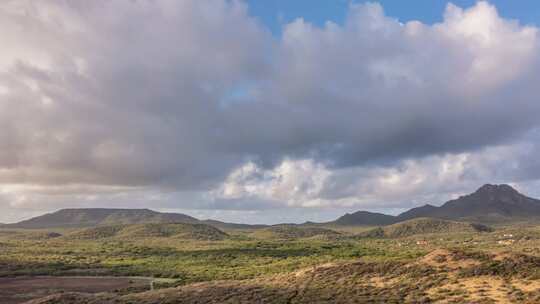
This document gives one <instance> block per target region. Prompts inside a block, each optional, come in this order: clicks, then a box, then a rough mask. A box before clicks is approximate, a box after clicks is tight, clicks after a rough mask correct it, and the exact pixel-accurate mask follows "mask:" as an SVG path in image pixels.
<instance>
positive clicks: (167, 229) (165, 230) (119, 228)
mask: <svg viewBox="0 0 540 304" xmlns="http://www.w3.org/2000/svg"><path fill="white" fill-rule="evenodd" d="M65 237H66V238H67V239H75V240H98V239H104V238H112V237H115V238H129V239H132V238H177V239H186V240H208V241H210V240H212V241H215V240H223V239H225V238H226V237H228V235H227V234H226V233H225V232H223V231H221V230H219V229H217V228H215V227H212V226H209V225H205V224H190V223H148V224H131V225H113V226H98V227H91V228H83V229H81V230H78V231H75V232H72V233H70V234H68V235H66V236H65Z"/></svg>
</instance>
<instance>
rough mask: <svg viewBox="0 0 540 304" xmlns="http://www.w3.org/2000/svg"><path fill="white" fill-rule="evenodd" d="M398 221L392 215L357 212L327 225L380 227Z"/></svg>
mask: <svg viewBox="0 0 540 304" xmlns="http://www.w3.org/2000/svg"><path fill="white" fill-rule="evenodd" d="M396 221H397V218H396V217H395V216H392V215H386V214H382V213H374V212H368V211H357V212H355V213H347V214H345V215H343V216H341V217H340V218H338V219H337V220H335V221H333V222H329V223H325V224H331V225H339V226H380V225H390V224H393V223H395V222H396Z"/></svg>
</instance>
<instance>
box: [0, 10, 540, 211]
mask: <svg viewBox="0 0 540 304" xmlns="http://www.w3.org/2000/svg"><path fill="white" fill-rule="evenodd" d="M0 37H1V40H2V50H1V51H0V209H2V215H0V221H12V220H16V219H20V218H22V217H25V216H28V215H30V214H33V213H35V212H41V211H44V210H53V209H57V208H61V207H78V206H85V207H97V206H100V207H104V206H105V207H149V208H155V209H167V210H173V209H174V210H177V209H178V210H191V214H195V215H199V216H202V217H205V216H213V217H217V218H223V219H227V220H239V221H242V220H244V221H246V220H245V217H246V215H250V216H251V220H252V221H262V222H276V221H281V220H284V219H285V220H295V219H297V220H306V219H308V218H307V217H309V216H313V215H315V214H317V215H318V217H316V218H315V219H326V218H328V217H332V216H333V215H334V213H332V212H331V211H327V210H341V209H351V210H353V209H374V210H375V209H376V210H394V209H395V210H398V209H400V208H409V207H412V206H414V205H418V204H424V203H433V204H437V203H442V202H443V201H444V200H445V199H447V198H450V197H453V196H455V195H458V194H462V193H464V192H468V191H471V190H473V189H474V188H476V187H478V186H479V185H480V184H483V183H486V182H491V183H495V182H508V183H513V184H514V185H515V186H517V187H518V188H521V189H522V190H524V191H525V192H526V193H530V194H535V193H537V194H540V192H535V190H534V189H535V186H537V185H540V182H539V180H540V160H538V158H537V157H536V155H538V154H539V152H540V119H538V117H539V115H540V102H538V93H539V90H540V87H539V86H538V83H539V80H540V77H539V76H540V69H539V67H540V53H539V47H540V44H539V33H538V28H537V27H535V26H531V25H522V24H520V23H519V21H518V20H507V19H504V18H502V17H500V16H499V14H498V12H497V9H496V7H494V6H493V5H490V4H489V3H487V2H479V3H477V4H476V5H475V6H473V7H470V8H465V9H464V8H459V7H457V6H454V5H452V4H449V5H448V6H447V8H446V11H445V12H444V20H443V22H441V23H437V24H423V23H421V22H419V21H411V22H407V23H401V22H399V21H398V20H397V19H394V18H392V17H389V16H386V15H385V14H384V10H383V8H382V7H381V6H380V5H379V4H352V5H351V6H350V7H349V11H348V16H347V18H346V20H345V21H344V23H343V24H336V23H333V22H330V21H329V22H327V23H326V25H325V26H324V27H318V26H315V25H313V24H310V23H307V22H305V21H304V20H302V19H297V20H295V21H293V22H291V23H289V24H285V25H284V28H283V34H282V35H281V36H280V37H275V36H273V35H272V34H271V33H270V31H269V30H268V29H267V28H265V26H264V25H262V24H261V23H260V22H259V21H258V20H257V18H255V17H253V16H250V15H249V14H248V9H247V5H246V4H245V3H243V2H240V1H223V0H216V1H198V0H185V1H92V2H87V1H73V2H52V1H51V2H48V1H39V2H38V1H25V0H23V1H8V2H7V3H5V4H4V5H2V7H0ZM321 210H322V211H321ZM325 210H326V211H325ZM188 213H189V212H188ZM310 219H313V218H310Z"/></svg>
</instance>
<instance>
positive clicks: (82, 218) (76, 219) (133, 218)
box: [4, 208, 198, 229]
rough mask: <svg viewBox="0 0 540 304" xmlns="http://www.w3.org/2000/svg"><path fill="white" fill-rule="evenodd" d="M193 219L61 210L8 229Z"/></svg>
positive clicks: (153, 213) (130, 212)
mask: <svg viewBox="0 0 540 304" xmlns="http://www.w3.org/2000/svg"><path fill="white" fill-rule="evenodd" d="M196 222H198V220H197V219H196V218H194V217H191V216H188V215H185V214H181V213H161V212H156V211H153V210H149V209H106V208H88V209H62V210H59V211H56V212H54V213H48V214H44V215H41V216H38V217H34V218H31V219H29V220H25V221H22V222H18V223H15V224H8V225H5V226H4V227H9V228H27V229H37V228H57V227H63V228H67V227H69V228H77V227H92V226H103V225H120V224H141V223H196Z"/></svg>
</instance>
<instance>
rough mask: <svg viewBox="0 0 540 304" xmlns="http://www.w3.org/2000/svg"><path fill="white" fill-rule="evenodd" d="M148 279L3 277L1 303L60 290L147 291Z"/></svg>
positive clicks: (21, 300)
mask: <svg viewBox="0 0 540 304" xmlns="http://www.w3.org/2000/svg"><path fill="white" fill-rule="evenodd" d="M148 287H149V280H148V279H131V278H112V277H17V278H0V303H2V304H16V303H23V302H25V301H28V300H30V299H34V298H39V297H44V296H47V295H51V294H55V293H60V292H85V293H99V292H107V291H115V290H123V289H128V288H130V289H137V290H143V289H145V288H148Z"/></svg>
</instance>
